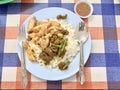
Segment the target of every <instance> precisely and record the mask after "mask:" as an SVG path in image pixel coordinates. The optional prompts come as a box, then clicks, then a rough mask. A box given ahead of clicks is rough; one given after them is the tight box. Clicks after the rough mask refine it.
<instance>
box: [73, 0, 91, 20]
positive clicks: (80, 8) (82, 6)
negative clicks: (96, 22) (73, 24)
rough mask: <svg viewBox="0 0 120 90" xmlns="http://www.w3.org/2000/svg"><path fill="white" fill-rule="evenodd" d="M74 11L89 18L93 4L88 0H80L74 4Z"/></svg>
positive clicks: (82, 16)
mask: <svg viewBox="0 0 120 90" xmlns="http://www.w3.org/2000/svg"><path fill="white" fill-rule="evenodd" d="M74 11H75V13H76V14H77V15H79V16H80V17H81V18H88V17H90V16H91V15H92V13H93V6H92V4H91V3H89V2H87V1H86V0H79V1H78V2H77V3H76V4H75V6H74Z"/></svg>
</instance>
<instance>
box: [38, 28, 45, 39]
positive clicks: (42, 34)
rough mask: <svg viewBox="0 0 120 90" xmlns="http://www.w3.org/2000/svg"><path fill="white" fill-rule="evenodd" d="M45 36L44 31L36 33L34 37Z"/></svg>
mask: <svg viewBox="0 0 120 90" xmlns="http://www.w3.org/2000/svg"><path fill="white" fill-rule="evenodd" d="M44 35H45V31H44V30H40V31H39V32H38V33H36V36H38V37H42V36H44Z"/></svg>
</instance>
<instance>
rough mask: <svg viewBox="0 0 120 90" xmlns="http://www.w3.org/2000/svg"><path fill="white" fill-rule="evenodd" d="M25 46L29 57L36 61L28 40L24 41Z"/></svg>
mask: <svg viewBox="0 0 120 90" xmlns="http://www.w3.org/2000/svg"><path fill="white" fill-rule="evenodd" d="M24 48H25V50H26V51H27V55H28V59H29V60H30V61H32V62H33V61H35V57H34V54H33V51H32V49H31V48H30V46H29V44H28V43H27V42H25V43H24Z"/></svg>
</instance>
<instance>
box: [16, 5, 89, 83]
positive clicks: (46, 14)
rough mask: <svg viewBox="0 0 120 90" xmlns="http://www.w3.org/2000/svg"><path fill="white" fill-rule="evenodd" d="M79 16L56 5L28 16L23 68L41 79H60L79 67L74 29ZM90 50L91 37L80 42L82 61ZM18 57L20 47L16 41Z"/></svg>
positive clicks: (86, 58)
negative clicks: (82, 51) (24, 65)
mask: <svg viewBox="0 0 120 90" xmlns="http://www.w3.org/2000/svg"><path fill="white" fill-rule="evenodd" d="M81 21H82V19H81V18H80V17H79V16H78V15H76V14H75V13H73V12H71V11H69V10H67V9H64V8H58V7H51V8H45V9H41V10H39V11H37V12H35V13H34V14H32V15H30V16H29V17H28V18H27V19H26V20H25V22H24V23H23V25H25V29H26V34H27V36H26V41H25V43H24V48H25V60H26V69H27V70H28V71H29V72H30V73H31V74H33V75H34V76H36V77H38V78H41V79H45V80H51V81H55V80H62V79H65V78H68V77H70V76H72V75H74V74H75V73H77V72H78V70H79V61H80V59H79V58H80V53H79V43H78V40H77V39H76V38H75V29H76V27H77V25H78V23H79V22H81ZM90 50H91V37H90V35H89V38H88V40H87V41H86V42H85V44H84V60H85V61H84V63H86V61H87V60H88V57H89V54H90ZM17 51H18V56H19V58H20V56H21V54H20V52H21V48H20V46H19V44H18V42H17Z"/></svg>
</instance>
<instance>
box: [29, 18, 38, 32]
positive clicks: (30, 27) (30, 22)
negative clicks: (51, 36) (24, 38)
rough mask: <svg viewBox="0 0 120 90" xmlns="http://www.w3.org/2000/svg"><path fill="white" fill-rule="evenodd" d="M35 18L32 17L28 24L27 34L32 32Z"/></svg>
mask: <svg viewBox="0 0 120 90" xmlns="http://www.w3.org/2000/svg"><path fill="white" fill-rule="evenodd" d="M36 22H37V20H36V17H32V18H31V19H30V21H29V23H28V32H30V31H31V30H32V28H33V27H34V26H35V25H36Z"/></svg>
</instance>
